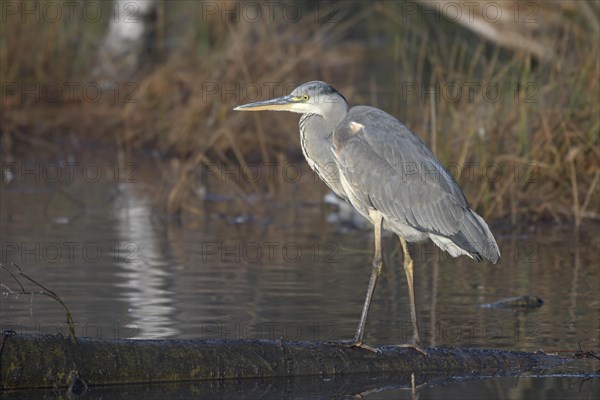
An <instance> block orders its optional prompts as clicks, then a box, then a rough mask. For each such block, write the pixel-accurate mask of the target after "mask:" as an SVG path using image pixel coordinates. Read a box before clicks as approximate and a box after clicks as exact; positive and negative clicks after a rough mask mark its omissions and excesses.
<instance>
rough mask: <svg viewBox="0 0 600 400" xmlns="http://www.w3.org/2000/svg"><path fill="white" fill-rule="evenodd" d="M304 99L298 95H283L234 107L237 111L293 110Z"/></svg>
mask: <svg viewBox="0 0 600 400" xmlns="http://www.w3.org/2000/svg"><path fill="white" fill-rule="evenodd" d="M301 101H302V100H301V99H300V98H298V97H292V96H290V95H288V96H282V97H276V98H274V99H270V100H265V101H257V102H256V103H249V104H244V105H243V106H237V107H236V108H234V110H235V111H262V110H273V111H292V108H293V107H294V106H295V105H297V104H298V103H299V102H301Z"/></svg>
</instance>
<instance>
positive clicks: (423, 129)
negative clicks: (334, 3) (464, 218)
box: [0, 1, 600, 225]
mask: <svg viewBox="0 0 600 400" xmlns="http://www.w3.org/2000/svg"><path fill="white" fill-rule="evenodd" d="M582 3H585V4H583V5H582V6H580V7H576V6H573V4H571V2H569V4H567V3H564V4H563V3H559V4H558V6H557V5H556V4H555V5H553V6H552V7H548V6H546V7H543V6H539V4H543V3H536V2H528V3H524V2H522V4H534V5H535V6H536V7H537V8H536V10H537V11H536V14H535V15H534V17H536V18H537V21H538V22H535V23H533V25H530V26H533V27H534V28H536V27H540V26H543V29H541V28H540V29H520V28H521V27H523V24H519V23H517V24H515V23H512V24H511V23H508V22H506V21H504V24H496V25H492V27H493V28H495V29H496V31H492V34H491V36H489V35H487V36H486V35H484V36H486V38H482V37H480V36H478V35H477V34H475V33H473V32H472V30H469V29H465V22H464V21H462V22H461V23H460V24H457V23H453V22H452V21H449V20H447V19H444V18H442V17H440V18H439V19H437V18H435V17H432V15H431V14H424V12H423V10H424V9H423V8H422V6H420V7H417V8H416V10H417V12H418V13H417V14H415V15H416V16H413V15H412V14H410V15H408V14H407V9H406V8H403V7H404V6H403V4H405V3H394V2H383V3H377V4H376V5H375V6H371V5H364V4H363V5H362V6H356V4H355V5H353V6H352V7H350V6H348V7H345V6H344V3H339V5H338V8H339V10H338V12H337V13H336V14H335V15H334V20H333V21H329V22H325V21H324V20H318V21H315V18H314V15H315V12H314V9H307V10H305V12H304V15H303V17H302V19H300V20H299V21H297V22H296V21H294V22H290V21H289V20H287V21H286V20H285V19H283V18H275V19H273V20H270V19H269V18H262V19H260V20H258V21H249V20H248V19H245V18H243V17H242V18H239V19H238V20H231V19H232V18H228V19H227V18H225V19H224V18H223V16H222V15H216V16H211V18H208V19H206V16H205V15H202V16H201V14H200V13H201V9H200V7H201V5H199V4H201V3H200V2H181V3H175V4H176V5H169V4H168V2H159V7H160V10H161V12H159V18H158V19H157V22H156V33H157V34H156V37H157V38H158V39H160V40H158V43H163V44H164V42H165V37H168V36H169V32H171V31H175V32H178V33H180V34H181V35H180V40H179V42H178V44H177V46H174V47H173V46H172V48H170V49H168V50H166V49H165V48H159V49H158V50H157V51H156V53H157V56H156V61H155V62H154V63H153V64H151V65H149V64H146V65H145V66H144V67H143V68H140V69H139V72H138V74H137V75H136V76H135V79H134V80H131V81H132V82H133V83H134V85H133V86H132V88H133V89H135V92H132V93H131V94H132V95H133V96H134V98H135V99H136V100H137V101H136V102H126V101H124V100H125V97H126V96H125V95H126V94H127V93H128V92H127V90H128V88H127V87H123V86H121V87H120V88H119V89H120V90H121V92H120V93H119V96H118V99H117V100H115V96H114V91H108V92H106V91H105V96H103V98H102V99H101V100H100V101H98V102H90V101H89V98H87V99H86V98H85V96H83V95H82V94H81V91H75V96H74V98H72V99H71V98H65V96H62V97H61V98H60V101H58V102H51V101H47V99H46V98H45V97H44V96H42V97H41V99H40V100H36V99H35V98H32V96H29V97H26V98H25V99H23V95H22V92H21V93H20V92H19V90H17V92H16V93H13V92H14V91H12V88H13V87H12V86H11V87H10V88H9V89H11V90H8V89H7V88H8V86H6V84H11V85H13V84H16V85H18V86H17V88H21V87H23V86H22V85H35V84H40V85H42V86H43V85H44V84H45V83H48V82H58V83H59V84H61V83H63V82H74V81H75V82H83V83H85V82H89V80H90V77H89V71H90V70H91V67H92V66H93V65H94V63H96V62H97V60H95V51H96V50H97V48H98V46H99V43H100V41H101V38H102V34H103V32H104V31H105V27H106V23H104V24H101V23H96V24H86V23H84V22H78V21H77V19H76V20H75V22H68V21H62V22H60V23H53V24H51V23H46V22H44V21H41V22H36V21H33V20H29V21H26V22H23V21H21V20H20V19H19V18H7V19H6V23H4V22H3V23H2V28H1V29H2V31H1V37H2V39H1V40H2V42H1V46H2V49H1V51H2V57H1V61H0V67H1V68H0V71H1V72H0V73H1V79H2V82H3V85H4V86H3V93H2V108H3V112H2V127H1V134H2V150H3V154H6V153H7V152H10V151H11V149H12V148H13V147H14V146H16V145H18V144H19V143H25V144H27V145H31V144H32V143H33V144H35V143H42V144H44V145H46V144H47V143H55V142H56V140H55V139H56V137H57V136H61V135H62V136H66V137H72V136H76V137H78V140H82V139H85V138H86V137H89V138H96V137H103V138H107V139H109V140H111V141H114V143H116V144H117V146H118V147H119V148H120V149H125V150H129V149H133V148H137V147H152V148H155V149H158V150H159V152H160V154H161V159H162V160H165V161H167V160H171V161H172V160H173V159H176V160H177V164H178V165H179V166H180V168H179V169H178V170H177V174H176V175H172V176H170V179H174V180H175V182H174V183H173V186H172V187H171V188H170V190H169V195H168V196H167V199H166V203H165V204H166V206H167V207H168V209H169V210H170V211H178V210H186V209H189V208H188V207H187V206H186V205H187V204H189V203H190V202H197V201H198V200H197V197H196V195H195V193H196V190H195V189H196V187H197V186H198V185H199V184H201V183H200V182H199V181H198V169H199V167H200V165H201V164H202V163H206V162H214V163H235V164H238V165H242V166H243V165H244V164H245V163H247V162H249V161H248V160H253V161H256V160H276V161H279V162H285V161H286V160H289V159H297V158H298V157H299V154H300V150H299V141H298V131H297V126H296V119H295V118H293V117H291V116H289V115H287V116H286V115H282V114H278V113H271V114H264V115H258V114H250V115H249V114H245V113H234V112H232V111H231V109H232V107H233V106H235V105H236V104H239V103H244V102H248V101H254V100H258V98H248V96H250V94H248V93H252V94H255V92H249V91H247V89H248V88H250V87H251V86H249V85H258V87H260V88H262V89H264V90H263V91H262V93H261V97H260V99H264V98H267V97H268V96H269V95H282V94H284V93H282V89H283V87H286V86H287V87H290V86H289V85H292V84H293V83H298V84H299V83H302V82H304V81H308V80H314V79H319V80H324V81H328V82H332V83H334V84H335V85H336V86H337V87H338V88H339V89H340V90H341V91H342V93H344V95H345V96H346V98H348V99H349V101H350V102H351V103H352V104H360V103H368V104H372V105H375V106H378V107H381V108H383V109H385V110H386V111H388V112H390V113H392V114H394V115H396V116H398V117H399V118H400V119H401V120H403V121H405V122H406V124H407V125H408V126H409V127H410V128H412V129H413V130H414V131H415V132H417V133H418V134H419V135H420V136H421V137H422V138H423V139H424V140H425V141H426V142H428V143H429V144H430V145H431V146H432V147H433V148H434V151H435V152H436V154H438V156H439V158H440V160H441V161H442V162H443V163H444V164H445V165H447V166H448V167H449V169H450V171H451V172H452V173H453V174H454V175H455V176H456V177H457V179H458V181H459V183H460V184H461V186H462V187H463V189H464V190H465V193H466V195H467V197H468V198H469V199H470V200H471V202H472V203H473V205H474V207H477V209H478V210H480V211H481V212H482V213H483V214H485V215H486V216H487V217H491V218H510V220H511V221H512V222H513V223H517V222H519V221H520V219H521V218H522V217H524V216H527V218H532V219H537V218H543V217H552V218H553V219H555V220H564V219H572V220H573V221H574V222H575V224H576V225H579V224H580V222H581V221H582V220H584V219H596V220H597V219H598V218H600V210H599V208H600V182H599V179H600V167H599V163H598V160H599V159H600V148H599V145H600V143H599V142H600V141H599V132H600V118H599V109H600V101H599V95H598V93H600V85H599V82H598V80H599V76H600V73H599V72H600V71H599V54H598V49H599V46H598V45H599V39H598V38H599V35H598V13H599V12H600V10H599V9H598V3H597V2H582ZM171 4H173V3H171ZM228 4H230V3H228ZM361 4H362V3H361ZM410 4H411V7H412V6H415V4H416V3H415V4H413V3H410ZM422 4H427V6H428V7H430V6H432V4H433V6H435V4H436V3H435V2H430V1H423V2H422ZM502 4H504V5H505V6H506V5H507V4H508V6H510V4H514V3H510V4H509V3H502ZM561 4H562V6H561ZM412 10H413V9H412V8H411V11H412ZM265 15H266V13H265ZM424 15H425V16H424ZM201 20H202V22H200V21H201ZM479 22H481V21H479ZM474 30H475V31H476V29H474ZM508 31H512V32H511V33H512V35H511V36H510V37H509V39H510V40H503V39H502V37H504V36H503V35H504V34H503V32H504V33H506V32H508ZM494 32H496V33H494ZM498 32H499V33H498ZM171 34H172V33H171ZM494 34H496V35H499V36H498V40H497V41H495V40H494V37H493V35H494ZM515 38H517V40H516V41H515ZM524 38H527V40H526V41H525V39H524ZM521 41H524V43H526V45H525V46H517V48H515V47H514V46H513V45H511V43H512V44H514V43H515V42H516V43H521ZM531 43H533V44H534V45H533V47H532V50H530V51H528V50H527V46H528V45H530V44H531ZM536 49H537V50H536ZM540 49H541V50H540ZM544 49H546V50H547V53H544V54H546V55H545V56H541V55H540V53H539V51H542V52H543V51H544ZM266 82H272V83H274V85H273V86H272V87H273V89H274V90H273V91H272V92H269V91H268V90H267V88H268V86H266V85H265V83H266ZM465 82H471V83H472V82H477V83H479V84H480V87H484V86H485V85H489V84H490V83H493V84H498V85H500V86H501V87H502V89H503V94H502V95H501V96H499V97H498V98H494V99H493V100H492V99H491V96H490V95H489V93H488V95H487V96H486V95H482V91H481V89H479V90H476V91H475V92H474V93H475V96H474V97H473V98H470V97H469V96H468V95H467V90H468V89H466V88H465V86H464V83H465ZM411 84H416V87H417V88H424V89H425V90H424V91H421V92H420V93H419V94H418V95H408V96H406V92H403V90H406V88H409V87H411V88H412V87H413V86H410V85H411ZM455 84H456V85H459V86H461V85H463V86H461V87H462V89H463V93H462V95H461V96H459V97H456V98H455V97H452V98H449V96H450V95H451V94H452V93H454V92H452V91H451V90H452V87H453V85H455ZM215 88H216V93H215V92H213V91H214V90H215ZM429 88H435V89H436V90H438V93H437V95H438V100H437V101H431V97H430V96H429V95H428V94H427V90H428V89H429ZM236 93H237V94H236ZM107 132H110V134H107ZM232 185H236V186H237V187H235V188H233V189H232V190H233V191H234V192H235V193H239V194H241V195H243V194H244V193H249V192H253V191H256V190H257V188H256V187H255V186H253V185H251V184H248V185H245V184H243V183H241V184H235V183H232ZM259 190H265V191H269V192H271V193H272V192H274V191H275V192H276V191H277V190H283V189H281V188H278V187H262V188H259Z"/></svg>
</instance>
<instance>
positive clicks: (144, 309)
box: [113, 184, 179, 339]
mask: <svg viewBox="0 0 600 400" xmlns="http://www.w3.org/2000/svg"><path fill="white" fill-rule="evenodd" d="M137 186H139V185H131V184H121V185H120V186H119V195H120V196H119V203H120V204H118V205H117V206H116V207H115V208H114V209H113V211H114V212H115V217H116V218H115V219H116V221H117V226H116V234H117V235H118V241H117V243H118V244H117V246H118V247H119V248H118V249H116V250H117V253H116V254H118V257H116V260H115V261H116V265H118V266H119V267H121V268H122V272H119V273H117V277H118V280H117V283H116V285H117V286H119V287H122V288H125V289H126V290H124V291H123V296H124V298H125V300H126V301H127V303H128V304H129V307H128V312H129V319H131V320H133V321H134V322H133V324H131V325H129V326H128V328H129V329H133V331H134V332H135V333H134V335H133V337H132V338H133V339H136V338H137V339H146V338H162V337H173V336H176V335H177V334H178V333H179V330H177V329H176V328H175V327H174V323H173V320H172V316H173V312H174V311H175V309H174V307H173V305H172V302H173V292H172V291H170V290H169V289H167V288H168V287H169V285H170V283H169V282H170V281H171V280H172V277H171V270H172V269H171V268H170V267H169V266H168V264H167V262H166V260H165V258H164V254H161V252H160V249H161V248H162V247H163V246H161V241H162V240H164V239H163V238H161V237H160V235H158V234H157V232H156V231H155V227H154V226H153V224H152V209H151V207H152V203H151V201H150V199H149V198H148V197H147V194H146V193H144V192H141V191H137V190H136V188H137Z"/></svg>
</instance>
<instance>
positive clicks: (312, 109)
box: [234, 81, 348, 117]
mask: <svg viewBox="0 0 600 400" xmlns="http://www.w3.org/2000/svg"><path fill="white" fill-rule="evenodd" d="M234 110H237V111H261V110H273V111H291V112H295V113H298V114H317V115H321V116H322V117H327V116H329V115H331V114H332V113H335V114H339V113H340V111H342V112H343V113H344V114H345V113H346V111H347V110H348V102H347V101H346V99H345V98H344V96H342V95H341V94H340V93H339V92H338V91H337V90H335V89H334V88H332V87H331V86H329V85H328V84H326V83H325V82H320V81H313V82H307V83H305V84H303V85H300V86H298V87H297V88H296V89H294V91H293V92H292V93H290V94H289V95H287V96H282V97H276V98H274V99H271V100H265V101H257V102H256V103H250V104H244V105H243V106H238V107H236V108H234Z"/></svg>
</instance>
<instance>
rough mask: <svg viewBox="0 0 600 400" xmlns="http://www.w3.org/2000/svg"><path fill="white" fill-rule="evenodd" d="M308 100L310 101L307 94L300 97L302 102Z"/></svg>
mask: <svg viewBox="0 0 600 400" xmlns="http://www.w3.org/2000/svg"><path fill="white" fill-rule="evenodd" d="M308 99H310V97H309V96H308V95H307V94H303V95H302V101H308Z"/></svg>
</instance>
